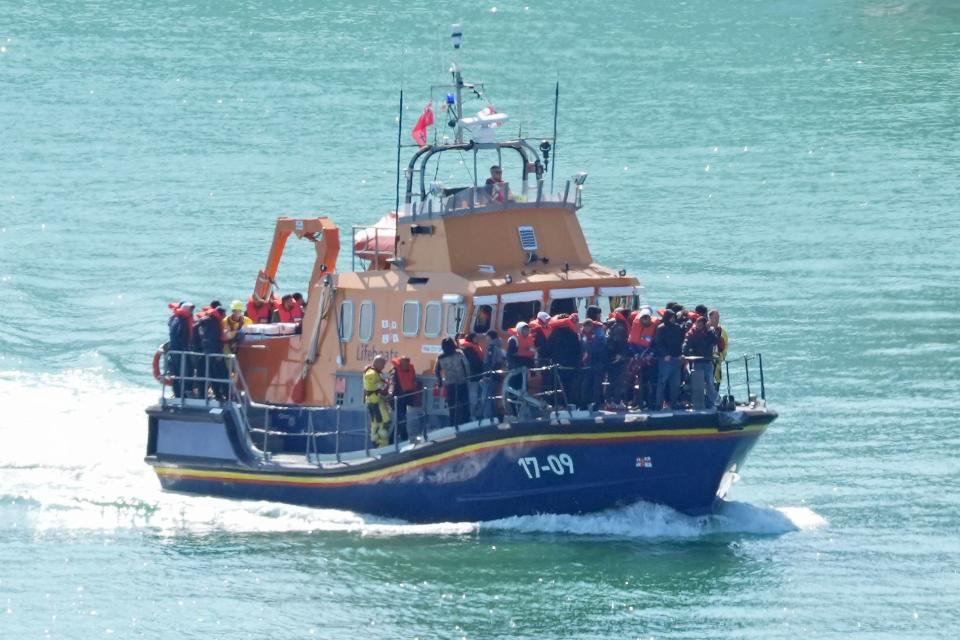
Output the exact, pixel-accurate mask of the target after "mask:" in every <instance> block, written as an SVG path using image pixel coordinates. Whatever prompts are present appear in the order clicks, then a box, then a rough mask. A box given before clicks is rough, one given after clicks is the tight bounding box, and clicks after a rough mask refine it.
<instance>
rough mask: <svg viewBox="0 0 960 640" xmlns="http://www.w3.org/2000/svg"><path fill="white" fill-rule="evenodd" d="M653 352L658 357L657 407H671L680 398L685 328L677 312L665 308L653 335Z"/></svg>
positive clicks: (674, 405) (675, 404)
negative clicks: (679, 320)
mask: <svg viewBox="0 0 960 640" xmlns="http://www.w3.org/2000/svg"><path fill="white" fill-rule="evenodd" d="M653 352H654V355H655V356H656V358H657V397H656V407H657V408H659V409H670V408H674V407H676V406H677V403H678V402H679V400H680V366H681V363H682V361H681V359H680V358H681V356H682V354H683V330H682V329H681V328H680V326H679V325H677V320H676V314H675V313H674V312H673V311H671V310H670V309H665V310H664V312H663V318H662V319H661V321H660V324H659V325H657V330H656V331H655V332H654V337H653Z"/></svg>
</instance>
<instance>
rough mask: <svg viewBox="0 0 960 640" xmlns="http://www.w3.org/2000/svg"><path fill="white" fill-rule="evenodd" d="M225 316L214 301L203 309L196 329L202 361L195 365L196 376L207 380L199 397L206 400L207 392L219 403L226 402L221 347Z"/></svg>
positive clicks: (224, 370) (225, 369)
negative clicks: (198, 333) (198, 334)
mask: <svg viewBox="0 0 960 640" xmlns="http://www.w3.org/2000/svg"><path fill="white" fill-rule="evenodd" d="M225 318H226V314H225V313H224V312H223V307H221V306H220V301H219V300H214V301H213V302H211V303H210V306H208V307H206V308H204V310H203V314H201V317H200V322H199V326H198V329H199V331H200V350H201V351H202V352H203V360H202V361H200V362H198V363H197V369H198V371H197V374H198V377H199V376H203V377H205V378H207V380H208V382H207V383H206V384H205V385H204V387H202V388H201V392H200V393H201V397H202V398H206V397H207V393H208V391H212V392H213V397H214V398H216V399H217V400H218V401H220V402H224V401H226V400H227V380H228V376H227V365H226V362H225V361H224V355H223V346H224V345H225V344H227V340H226V339H225V337H224V335H223V321H224V319H225Z"/></svg>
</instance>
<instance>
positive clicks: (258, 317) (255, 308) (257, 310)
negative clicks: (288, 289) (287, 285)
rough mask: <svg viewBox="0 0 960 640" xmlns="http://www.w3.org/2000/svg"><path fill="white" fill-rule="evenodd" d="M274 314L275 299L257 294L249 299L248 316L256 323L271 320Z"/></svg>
mask: <svg viewBox="0 0 960 640" xmlns="http://www.w3.org/2000/svg"><path fill="white" fill-rule="evenodd" d="M272 315H273V300H272V299H270V298H267V299H263V298H261V297H260V296H258V295H257V294H253V295H252V296H250V297H249V298H248V299H247V317H248V318H250V320H251V321H252V322H253V323H254V324H264V323H267V322H270V320H271V316H272Z"/></svg>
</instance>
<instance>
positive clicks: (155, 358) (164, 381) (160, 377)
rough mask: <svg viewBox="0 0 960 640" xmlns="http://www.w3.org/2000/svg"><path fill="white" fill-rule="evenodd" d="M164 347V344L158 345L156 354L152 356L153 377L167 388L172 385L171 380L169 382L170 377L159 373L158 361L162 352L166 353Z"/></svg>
mask: <svg viewBox="0 0 960 640" xmlns="http://www.w3.org/2000/svg"><path fill="white" fill-rule="evenodd" d="M166 346H167V345H166V344H162V345H160V347H159V348H158V349H157V352H156V353H154V354H153V377H154V378H156V380H157V382H159V383H160V384H162V385H166V386H168V387H169V386H172V385H173V380H171V378H170V376H165V375H163V373H161V372H160V359H161V358H162V357H163V353H164V351H166Z"/></svg>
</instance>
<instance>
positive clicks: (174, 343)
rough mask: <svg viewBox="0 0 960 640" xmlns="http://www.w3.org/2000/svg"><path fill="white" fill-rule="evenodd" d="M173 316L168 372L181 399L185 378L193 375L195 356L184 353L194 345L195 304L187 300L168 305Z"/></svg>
mask: <svg viewBox="0 0 960 640" xmlns="http://www.w3.org/2000/svg"><path fill="white" fill-rule="evenodd" d="M168 306H169V307H170V310H171V311H172V314H171V315H170V319H169V320H168V321H167V328H168V329H169V335H170V341H169V342H168V343H167V358H166V370H167V374H168V375H169V376H170V377H171V381H172V384H173V395H174V397H176V398H181V397H183V395H184V391H185V387H186V385H185V384H184V381H183V380H181V379H180V375H181V372H182V374H183V375H184V376H192V375H193V356H190V355H186V354H185V353H183V352H187V351H190V350H191V347H192V345H193V308H194V307H193V303H192V302H188V301H186V300H183V301H181V302H180V303H179V304H170V305H168Z"/></svg>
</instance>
